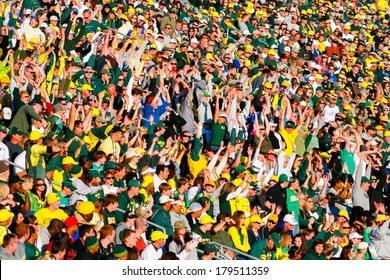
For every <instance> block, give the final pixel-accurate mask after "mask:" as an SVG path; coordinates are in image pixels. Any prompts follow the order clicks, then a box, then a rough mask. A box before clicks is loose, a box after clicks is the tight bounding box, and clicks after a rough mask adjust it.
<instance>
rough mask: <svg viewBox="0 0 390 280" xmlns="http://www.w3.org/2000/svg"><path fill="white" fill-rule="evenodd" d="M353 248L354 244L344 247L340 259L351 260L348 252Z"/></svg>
mask: <svg viewBox="0 0 390 280" xmlns="http://www.w3.org/2000/svg"><path fill="white" fill-rule="evenodd" d="M352 250H353V245H347V246H344V247H343V250H342V251H341V255H340V260H349V257H348V254H349V253H350V252H351V251H352Z"/></svg>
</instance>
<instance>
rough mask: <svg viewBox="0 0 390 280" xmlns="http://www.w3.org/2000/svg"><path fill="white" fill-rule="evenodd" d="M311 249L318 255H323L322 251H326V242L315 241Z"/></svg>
mask: <svg viewBox="0 0 390 280" xmlns="http://www.w3.org/2000/svg"><path fill="white" fill-rule="evenodd" d="M311 248H312V249H313V250H314V252H315V253H316V254H318V255H321V254H322V251H323V250H324V241H322V240H321V239H315V240H314V241H313V245H312V246H311Z"/></svg>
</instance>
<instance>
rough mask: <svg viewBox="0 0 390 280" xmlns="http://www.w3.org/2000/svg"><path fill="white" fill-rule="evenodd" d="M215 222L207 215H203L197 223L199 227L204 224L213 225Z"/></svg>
mask: <svg viewBox="0 0 390 280" xmlns="http://www.w3.org/2000/svg"><path fill="white" fill-rule="evenodd" d="M216 222H217V221H216V220H214V219H213V218H211V217H210V216H209V215H203V216H202V217H201V218H200V221H199V223H200V224H201V225H205V224H209V223H212V224H215V223H216Z"/></svg>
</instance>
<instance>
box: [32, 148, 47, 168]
mask: <svg viewBox="0 0 390 280" xmlns="http://www.w3.org/2000/svg"><path fill="white" fill-rule="evenodd" d="M46 153H47V146H45V145H39V144H35V145H32V147H31V156H30V160H31V165H32V166H37V164H38V161H39V158H40V156H42V155H43V154H46ZM42 167H46V163H45V161H43V162H42Z"/></svg>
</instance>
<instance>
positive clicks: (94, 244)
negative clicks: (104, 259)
mask: <svg viewBox="0 0 390 280" xmlns="http://www.w3.org/2000/svg"><path fill="white" fill-rule="evenodd" d="M85 248H86V250H82V251H80V252H79V253H78V254H77V255H76V257H75V260H99V259H100V254H99V239H98V238H97V237H96V236H87V237H86V238H85Z"/></svg>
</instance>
